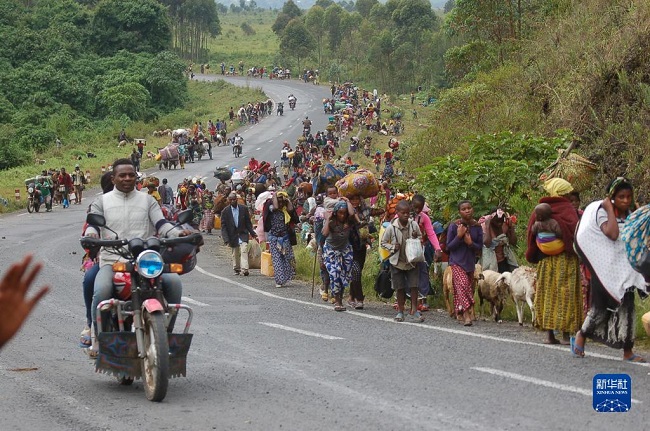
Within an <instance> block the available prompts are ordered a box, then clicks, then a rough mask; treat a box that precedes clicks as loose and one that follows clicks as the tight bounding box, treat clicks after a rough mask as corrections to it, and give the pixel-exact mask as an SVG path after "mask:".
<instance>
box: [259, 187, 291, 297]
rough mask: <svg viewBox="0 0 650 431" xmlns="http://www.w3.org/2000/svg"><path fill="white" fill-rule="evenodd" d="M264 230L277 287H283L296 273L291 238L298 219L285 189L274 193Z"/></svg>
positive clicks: (267, 207) (265, 216)
mask: <svg viewBox="0 0 650 431" xmlns="http://www.w3.org/2000/svg"><path fill="white" fill-rule="evenodd" d="M263 218H264V232H266V239H267V242H268V244H269V248H270V249H271V261H272V262H273V273H274V275H273V277H274V278H275V287H282V286H284V285H285V284H287V283H288V282H289V281H290V280H291V279H292V278H293V277H294V276H295V275H296V258H295V256H294V254H293V248H292V247H291V241H290V239H289V234H290V230H291V229H293V227H292V225H291V224H292V223H296V222H297V221H298V217H297V216H296V215H295V212H294V210H293V205H292V204H291V201H290V200H289V196H288V195H287V193H286V192H284V191H279V192H277V193H275V194H274V195H273V199H272V200H271V204H270V205H267V206H266V208H265V212H264V217H263Z"/></svg>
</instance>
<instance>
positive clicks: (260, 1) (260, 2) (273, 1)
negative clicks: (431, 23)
mask: <svg viewBox="0 0 650 431" xmlns="http://www.w3.org/2000/svg"><path fill="white" fill-rule="evenodd" d="M379 1H380V2H381V3H385V2H386V1H385V0H379ZM429 1H430V2H431V6H433V7H434V8H438V9H442V8H443V6H444V5H445V3H447V0H429ZM255 2H256V3H257V6H259V7H262V8H264V9H268V8H272V9H281V8H282V5H283V4H284V2H285V0H256V1H255ZM294 2H295V3H296V4H297V5H298V7H300V8H301V9H309V8H310V7H312V6H313V5H314V3H316V0H294ZM217 3H222V4H225V5H226V6H230V5H231V4H232V3H234V4H236V5H237V6H239V0H218V1H217Z"/></svg>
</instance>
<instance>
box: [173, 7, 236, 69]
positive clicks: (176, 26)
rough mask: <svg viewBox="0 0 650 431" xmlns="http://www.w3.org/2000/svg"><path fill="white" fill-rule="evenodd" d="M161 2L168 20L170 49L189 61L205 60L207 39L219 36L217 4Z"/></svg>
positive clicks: (219, 26)
mask: <svg viewBox="0 0 650 431" xmlns="http://www.w3.org/2000/svg"><path fill="white" fill-rule="evenodd" d="M161 1H162V2H163V3H164V4H165V5H166V6H167V8H168V10H169V16H170V17H171V21H172V29H173V47H174V50H175V51H176V52H177V53H178V54H179V55H180V56H181V57H183V58H187V59H190V60H193V61H199V60H202V59H204V58H206V57H207V54H208V53H207V43H208V39H209V38H211V37H215V36H218V35H219V34H221V23H220V21H219V12H218V10H219V4H218V3H215V2H214V1H212V0H161ZM222 6H223V5H222Z"/></svg>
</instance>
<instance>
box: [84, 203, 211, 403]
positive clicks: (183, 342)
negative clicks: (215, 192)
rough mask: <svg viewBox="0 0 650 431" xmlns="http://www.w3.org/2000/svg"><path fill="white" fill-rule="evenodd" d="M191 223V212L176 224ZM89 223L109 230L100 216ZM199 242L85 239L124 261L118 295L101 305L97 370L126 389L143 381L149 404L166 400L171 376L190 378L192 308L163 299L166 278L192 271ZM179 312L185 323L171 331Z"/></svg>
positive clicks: (195, 238) (118, 267)
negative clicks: (185, 313)
mask: <svg viewBox="0 0 650 431" xmlns="http://www.w3.org/2000/svg"><path fill="white" fill-rule="evenodd" d="M191 219H192V211H183V212H181V213H179V214H178V218H177V225H180V224H184V223H187V222H189V221H191ZM86 222H87V223H88V224H91V225H94V226H98V227H104V228H106V229H107V230H110V228H109V227H108V226H106V220H105V218H104V216H102V215H100V214H93V213H90V214H88V215H87V217H86ZM201 243H202V236H201V234H200V233H195V234H191V235H188V236H185V237H179V238H156V237H152V238H148V239H143V238H131V239H119V238H118V239H97V238H89V237H84V238H82V239H81V245H82V247H84V248H86V249H90V250H98V249H99V248H100V247H106V248H109V249H111V250H112V251H113V252H114V253H115V254H117V255H119V256H121V257H122V258H124V259H125V260H126V262H117V263H115V264H113V271H114V272H115V274H114V276H113V281H114V285H115V286H116V288H117V289H116V290H117V291H116V293H117V295H116V296H117V297H116V298H113V299H109V300H106V301H102V302H100V303H99V304H98V306H97V343H98V345H99V351H98V355H97V359H96V361H95V370H96V371H97V372H102V373H106V374H113V375H115V376H116V377H117V378H118V381H119V382H120V384H123V385H130V384H132V383H133V380H134V379H140V378H142V379H143V382H144V384H143V386H144V390H145V395H146V397H147V399H148V400H150V401H162V400H163V399H164V398H165V396H166V395H167V387H168V383H169V378H170V377H180V376H185V375H186V363H187V353H188V351H189V348H190V344H191V342H192V334H190V333H189V328H190V324H191V322H192V316H193V313H192V309H191V308H190V307H188V306H187V305H184V304H169V303H167V302H166V301H165V298H164V296H163V292H162V275H163V274H164V273H176V274H184V273H186V272H189V271H191V270H192V269H193V268H194V266H195V265H196V247H198V246H199V245H200V244H201ZM179 310H185V311H187V320H186V323H185V326H184V329H183V333H172V329H173V326H174V322H175V321H176V318H177V316H178V314H179Z"/></svg>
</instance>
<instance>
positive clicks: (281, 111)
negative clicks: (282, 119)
mask: <svg viewBox="0 0 650 431" xmlns="http://www.w3.org/2000/svg"><path fill="white" fill-rule="evenodd" d="M277 115H284V103H282V102H278V110H277Z"/></svg>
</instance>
